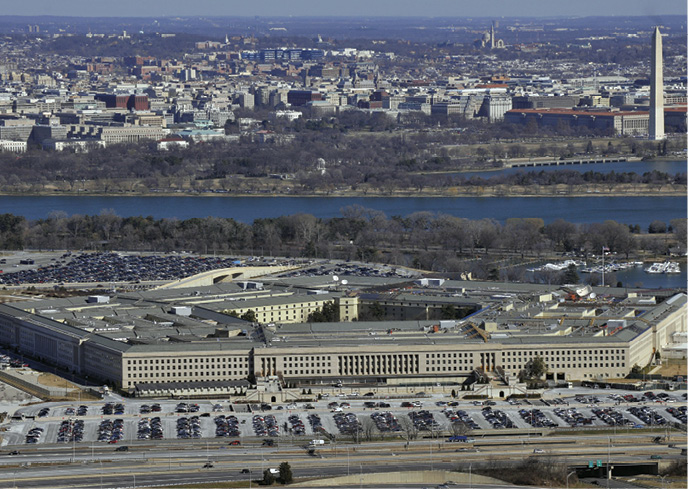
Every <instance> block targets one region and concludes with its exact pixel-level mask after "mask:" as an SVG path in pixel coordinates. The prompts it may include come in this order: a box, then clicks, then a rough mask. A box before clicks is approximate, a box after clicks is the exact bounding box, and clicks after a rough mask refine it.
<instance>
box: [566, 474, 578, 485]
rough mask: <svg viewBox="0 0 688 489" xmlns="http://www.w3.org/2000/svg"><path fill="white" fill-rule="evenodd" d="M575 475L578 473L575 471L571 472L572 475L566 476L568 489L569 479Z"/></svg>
mask: <svg viewBox="0 0 688 489" xmlns="http://www.w3.org/2000/svg"><path fill="white" fill-rule="evenodd" d="M575 473H576V471H575V470H574V471H573V472H571V473H570V474H568V475H567V476H566V489H569V477H571V476H572V475H573V474H575Z"/></svg>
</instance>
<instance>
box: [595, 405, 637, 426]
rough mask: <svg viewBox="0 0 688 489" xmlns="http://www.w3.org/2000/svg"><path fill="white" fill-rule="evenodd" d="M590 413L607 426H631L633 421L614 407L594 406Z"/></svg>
mask: <svg viewBox="0 0 688 489" xmlns="http://www.w3.org/2000/svg"><path fill="white" fill-rule="evenodd" d="M592 413H593V414H594V415H595V416H597V419H599V420H601V421H603V422H604V423H605V424H606V425H608V426H633V425H635V423H634V422H633V421H631V420H630V419H628V418H624V415H623V414H621V413H620V412H618V411H617V410H616V409H614V408H604V409H600V408H594V409H593V410H592Z"/></svg>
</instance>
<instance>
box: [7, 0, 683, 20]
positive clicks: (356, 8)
mask: <svg viewBox="0 0 688 489" xmlns="http://www.w3.org/2000/svg"><path fill="white" fill-rule="evenodd" d="M3 10H4V14H5V15H22V16H23V15H28V16H42V15H50V16H78V17H156V16H159V17H170V16H255V15H260V16H265V17H279V16H304V17H313V16H332V17H370V16H379V17H413V16H418V17H438V16H442V17H494V18H500V17H559V16H583V17H585V16H649V17H657V19H656V21H657V22H661V16H665V15H686V12H687V10H686V3H685V2H684V1H682V0H666V1H663V2H648V1H647V0H607V1H605V2H602V3H600V2H594V1H593V0H580V1H578V2H571V3H562V2H550V1H546V0H523V1H521V2H503V1H498V0H485V1H483V2H480V3H479V4H476V3H474V2H466V1H459V2H455V1H448V0H437V1H434V2H430V3H428V4H424V5H423V7H422V10H419V8H418V3H417V2H412V1H410V0H399V1H391V0H380V1H378V2H375V3H373V4H371V3H370V2H365V1H362V0H352V1H350V2H348V3H347V4H346V8H342V7H341V6H340V5H338V4H336V3H334V2H316V1H315V0H294V1H292V2H289V3H284V2H281V1H278V0H265V1H263V2H260V3H259V4H258V6H256V5H254V4H246V3H244V2H226V1H219V0H198V1H196V2H194V3H193V4H189V3H188V2H183V1H181V0H169V1H168V2H166V3H165V9H164V10H162V9H161V8H160V4H159V3H158V2H150V1H143V2H141V1H133V0H121V1H120V2H118V4H117V10H113V9H112V4H110V3H107V2H93V1H86V0H66V1H63V2H59V3H58V2H53V1H49V0H33V1H28V2H23V3H15V4H11V5H6V6H5V7H4V9H3ZM419 13H421V14H422V15H418V14H419Z"/></svg>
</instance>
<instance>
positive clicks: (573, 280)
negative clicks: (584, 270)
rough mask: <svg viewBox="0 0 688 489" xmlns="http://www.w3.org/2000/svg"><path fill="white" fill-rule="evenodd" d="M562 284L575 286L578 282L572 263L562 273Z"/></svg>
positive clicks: (574, 266)
mask: <svg viewBox="0 0 688 489" xmlns="http://www.w3.org/2000/svg"><path fill="white" fill-rule="evenodd" d="M563 280H564V283H565V284H577V283H578V281H579V280H580V279H579V277H578V272H576V265H574V264H573V263H572V264H571V265H569V266H568V268H567V269H566V271H565V272H564V277H563Z"/></svg>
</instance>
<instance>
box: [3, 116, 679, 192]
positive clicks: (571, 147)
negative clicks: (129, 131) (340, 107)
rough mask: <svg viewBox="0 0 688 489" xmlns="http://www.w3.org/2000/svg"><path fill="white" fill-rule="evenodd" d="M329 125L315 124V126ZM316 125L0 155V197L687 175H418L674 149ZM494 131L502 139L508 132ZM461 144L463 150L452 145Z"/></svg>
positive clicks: (666, 180) (648, 180)
mask: <svg viewBox="0 0 688 489" xmlns="http://www.w3.org/2000/svg"><path fill="white" fill-rule="evenodd" d="M351 119H352V120H350V121H349V122H350V123H351V124H355V123H356V122H355V117H353V116H352V118H351ZM347 120H348V119H347ZM344 122H346V121H344ZM349 122H346V123H347V124H348V123H349ZM327 124H329V123H326V122H322V121H321V123H320V126H323V125H327ZM320 126H319V127H318V128H317V129H306V128H305V127H300V126H294V127H291V128H285V127H281V128H279V131H281V132H278V133H277V134H282V135H287V134H288V135H289V136H290V137H292V138H293V139H292V140H291V141H288V142H285V143H284V144H280V143H269V144H264V143H259V142H256V141H253V140H251V138H250V137H249V136H242V137H241V138H240V140H239V141H238V142H235V143H203V144H192V145H190V146H189V147H188V148H186V149H174V150H171V151H159V150H157V148H156V144H155V143H154V142H151V143H141V144H131V145H113V146H110V147H107V148H104V149H100V150H97V151H92V152H89V153H85V154H84V153H69V152H61V153H54V152H44V151H39V150H32V151H29V152H27V153H25V154H21V155H16V154H11V153H0V191H6V192H37V193H40V192H50V191H53V190H59V191H71V192H77V191H84V190H87V191H90V192H99V193H121V192H144V193H145V192H154V191H174V190H183V191H207V190H222V191H226V192H235V193H247V192H252V191H256V190H259V189H260V190H262V191H267V190H270V189H272V187H274V189H273V191H274V192H288V193H290V194H300V193H312V192H314V191H318V192H330V191H335V190H340V191H341V190H345V191H353V192H357V193H366V192H388V193H391V192H394V191H420V190H422V189H424V188H433V189H439V190H441V189H448V188H451V187H458V188H461V187H466V188H470V187H476V186H493V185H525V186H545V185H557V184H567V185H579V184H580V185H584V184H586V183H595V184H617V183H621V184H626V183H630V184H634V185H635V184H661V185H667V184H669V185H685V183H686V176H685V173H684V174H681V175H678V176H673V175H666V174H663V173H658V172H650V173H647V174H643V175H638V174H634V173H610V174H600V173H592V172H588V173H584V174H581V173H579V172H575V171H568V170H559V171H556V172H538V171H526V170H524V172H523V173H522V174H520V175H518V176H517V175H509V176H503V175H500V176H495V177H492V178H482V179H479V178H467V177H464V176H461V175H449V174H444V175H424V174H422V173H423V172H453V171H457V172H458V171H462V170H469V169H480V168H499V167H501V166H502V163H501V162H502V160H503V159H504V158H507V157H523V156H528V155H531V156H551V157H553V158H560V157H566V156H570V155H573V154H575V153H588V154H591V155H594V154H601V153H604V154H616V153H633V152H635V154H637V155H640V154H645V153H643V152H645V151H650V150H652V151H655V154H656V153H661V152H662V151H664V152H666V151H672V150H677V149H678V147H676V148H673V147H672V145H677V144H680V141H677V142H673V141H672V142H670V143H663V144H662V145H660V146H659V147H658V146H657V145H656V144H654V143H648V144H650V146H648V147H646V146H645V145H643V143H637V142H635V141H633V140H629V141H625V140H619V141H618V142H616V144H604V145H602V146H603V147H597V148H596V147H593V144H592V142H591V141H589V140H582V141H581V142H580V143H577V144H572V143H569V144H567V145H565V146H564V145H561V146H558V145H557V143H556V142H551V141H544V142H541V143H540V144H539V145H533V144H528V145H525V144H520V143H509V142H503V143H494V142H492V143H490V144H489V145H487V144H486V145H485V146H475V144H472V145H470V144H471V143H469V142H470V141H473V140H475V141H481V140H483V136H484V135H485V134H492V128H490V127H488V126H485V127H483V126H482V125H481V124H478V123H476V124H475V125H474V126H472V128H471V130H467V131H465V132H464V133H462V134H461V135H457V133H456V131H454V130H442V131H428V132H422V131H421V132H413V133H409V134H406V133H403V132H402V133H398V132H395V133H392V134H386V135H379V136H377V135H370V134H367V135H362V134H360V133H356V132H350V130H349V129H346V130H344V131H340V130H337V129H336V128H333V127H330V128H323V127H320ZM275 129H277V128H275ZM501 135H502V137H505V135H507V133H502V134H501ZM459 142H460V143H461V144H459V145H458V146H457V143H459ZM667 144H669V148H667V147H666V145H667ZM653 148H654V149H653ZM269 175H288V178H289V181H288V182H287V183H284V182H280V181H277V180H273V182H272V183H271V182H269V181H268V182H266V181H265V180H266V177H268V176H269ZM260 179H263V180H260ZM287 187H288V188H287ZM660 188H661V187H660Z"/></svg>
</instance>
